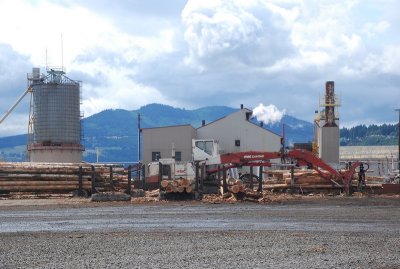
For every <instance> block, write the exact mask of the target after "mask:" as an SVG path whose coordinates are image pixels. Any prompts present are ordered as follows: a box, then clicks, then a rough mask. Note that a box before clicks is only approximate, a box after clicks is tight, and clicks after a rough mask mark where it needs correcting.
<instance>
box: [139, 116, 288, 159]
mask: <svg viewBox="0 0 400 269" xmlns="http://www.w3.org/2000/svg"><path fill="white" fill-rule="evenodd" d="M251 114H252V111H251V110H249V109H246V108H242V109H240V110H238V111H236V112H234V113H232V114H230V115H228V116H225V117H223V118H221V119H218V120H216V121H213V122H210V123H208V124H203V125H202V126H201V127H199V128H197V129H194V128H193V127H192V126H191V125H179V126H168V127H158V128H144V129H143V130H142V134H143V150H142V152H143V158H142V162H143V164H145V165H147V164H148V163H149V162H151V161H154V160H157V158H159V157H160V156H161V157H162V158H171V157H173V156H172V154H173V150H174V152H175V157H176V160H177V161H191V160H192V139H214V140H217V141H218V142H219V149H220V153H228V152H239V151H251V150H257V151H279V149H280V146H281V136H280V135H278V134H275V133H273V132H271V131H269V130H266V129H264V128H263V127H261V126H259V125H257V124H254V123H252V122H251V121H250V119H251Z"/></svg>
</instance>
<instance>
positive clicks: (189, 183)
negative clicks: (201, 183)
mask: <svg viewBox="0 0 400 269" xmlns="http://www.w3.org/2000/svg"><path fill="white" fill-rule="evenodd" d="M194 183H195V182H194V180H190V179H186V178H180V179H172V180H170V179H163V180H161V183H160V184H161V189H163V190H164V191H165V192H166V193H192V192H193V190H194Z"/></svg>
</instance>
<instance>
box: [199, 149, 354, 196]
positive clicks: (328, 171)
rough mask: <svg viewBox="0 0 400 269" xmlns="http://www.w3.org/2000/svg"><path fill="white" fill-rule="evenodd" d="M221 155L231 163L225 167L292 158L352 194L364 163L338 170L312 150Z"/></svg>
mask: <svg viewBox="0 0 400 269" xmlns="http://www.w3.org/2000/svg"><path fill="white" fill-rule="evenodd" d="M219 157H220V162H219V163H220V164H228V163H229V164H231V165H229V166H227V167H225V168H224V169H229V168H232V167H238V166H271V162H270V160H272V159H281V160H287V159H291V160H293V161H295V162H296V165H297V166H305V165H307V166H309V167H311V168H313V169H314V170H316V171H317V172H318V173H319V174H320V175H321V177H323V178H325V179H326V180H330V181H332V182H333V183H335V184H336V185H339V186H341V187H343V188H344V190H345V192H346V193H347V194H350V186H351V180H352V178H353V174H354V173H355V170H356V168H357V167H359V166H360V165H361V164H362V163H361V162H355V163H353V164H352V165H351V166H350V167H349V168H348V170H346V171H338V170H336V169H334V168H332V167H331V166H330V165H328V164H327V163H325V162H324V161H323V160H321V159H320V158H318V157H316V156H315V155H314V154H313V153H312V152H309V151H306V150H290V151H288V152H285V153H281V152H262V151H248V152H236V153H227V154H222V155H220V156H219ZM217 171H218V169H213V170H209V171H207V172H208V173H215V172H217Z"/></svg>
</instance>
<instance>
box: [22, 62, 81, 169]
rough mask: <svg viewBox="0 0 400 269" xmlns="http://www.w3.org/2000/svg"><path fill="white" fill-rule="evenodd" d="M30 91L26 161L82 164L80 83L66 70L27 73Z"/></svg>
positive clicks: (36, 70) (57, 69)
mask: <svg viewBox="0 0 400 269" xmlns="http://www.w3.org/2000/svg"><path fill="white" fill-rule="evenodd" d="M28 89H29V91H30V92H31V102H30V104H31V105H30V113H29V114H30V115H29V128H28V139H29V140H28V144H27V159H28V160H29V161H31V162H64V163H78V162H81V161H82V151H83V150H84V147H83V145H82V144H81V140H82V136H83V133H82V126H81V119H82V117H83V114H82V113H81V111H80V104H81V83H80V82H79V81H75V80H72V79H70V78H68V77H67V76H65V72H64V70H63V68H47V74H46V75H44V74H41V73H40V69H39V68H33V70H32V74H28Z"/></svg>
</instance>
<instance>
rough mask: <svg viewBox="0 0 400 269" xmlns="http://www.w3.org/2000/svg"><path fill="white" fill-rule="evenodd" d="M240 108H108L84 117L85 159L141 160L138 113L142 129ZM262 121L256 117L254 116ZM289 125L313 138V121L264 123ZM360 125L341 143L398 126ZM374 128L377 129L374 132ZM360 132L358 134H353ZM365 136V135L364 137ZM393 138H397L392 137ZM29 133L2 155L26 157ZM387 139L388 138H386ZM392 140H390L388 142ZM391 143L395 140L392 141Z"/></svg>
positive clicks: (291, 135)
mask: <svg viewBox="0 0 400 269" xmlns="http://www.w3.org/2000/svg"><path fill="white" fill-rule="evenodd" d="M238 110H239V108H237V109H235V108H231V107H226V106H209V107H203V108H199V109H194V110H187V109H184V108H174V107H172V106H168V105H162V104H149V105H145V106H143V107H141V108H140V109H138V110H132V111H128V110H124V109H106V110H104V111H101V112H99V113H97V114H94V115H92V116H90V117H87V118H85V119H83V126H84V137H85V139H84V146H85V149H86V150H85V152H84V160H85V161H87V162H95V161H96V151H97V150H98V152H99V162H133V161H137V143H138V136H137V135H138V114H139V113H140V115H141V128H148V127H162V126H171V125H181V124H191V125H192V126H193V127H195V128H197V127H200V126H201V122H202V120H205V121H206V123H209V122H211V121H214V120H217V119H219V118H222V117H224V116H227V115H229V114H231V113H233V112H235V111H238ZM251 120H252V121H253V122H254V123H255V124H259V122H257V121H256V120H255V119H251ZM283 124H285V135H286V144H287V145H290V144H292V143H294V142H310V141H311V140H312V139H313V124H312V123H310V122H307V121H304V120H299V119H297V118H295V117H292V116H290V115H284V116H283V117H282V119H281V121H280V122H278V123H275V124H264V128H266V129H268V130H270V131H272V132H274V133H276V134H279V135H281V134H282V125H283ZM365 128H367V129H368V127H365V126H364V127H360V128H358V129H357V128H356V129H355V130H358V131H351V130H349V129H346V128H343V129H341V136H342V139H341V142H342V144H346V145H354V144H356V143H361V142H362V141H364V140H365V139H366V140H365V141H368V143H370V142H371V143H382V141H383V140H382V139H381V140H379V139H378V140H377V139H370V138H368V137H367V135H368V134H370V135H371V137H375V138H376V137H377V136H379V137H381V138H382V137H385V134H387V132H389V134H390V135H389V136H390V137H393V134H394V132H395V130H396V129H393V128H395V126H389V127H388V126H383V127H382V129H385V131H382V133H380V134H378V133H379V131H378V129H379V126H378V127H373V128H372V129H371V132H365ZM372 130H374V131H372ZM354 133H356V134H357V135H351V134H354ZM363 135H365V136H363ZM392 140H393V139H392ZM26 141H27V137H26V135H16V136H10V137H3V138H0V158H2V159H4V160H7V161H23V160H25V145H26ZM357 141H358V142H357ZM385 141H386V140H385ZM386 142H388V141H386ZM388 143H392V144H395V143H394V140H393V141H389V142H388Z"/></svg>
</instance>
